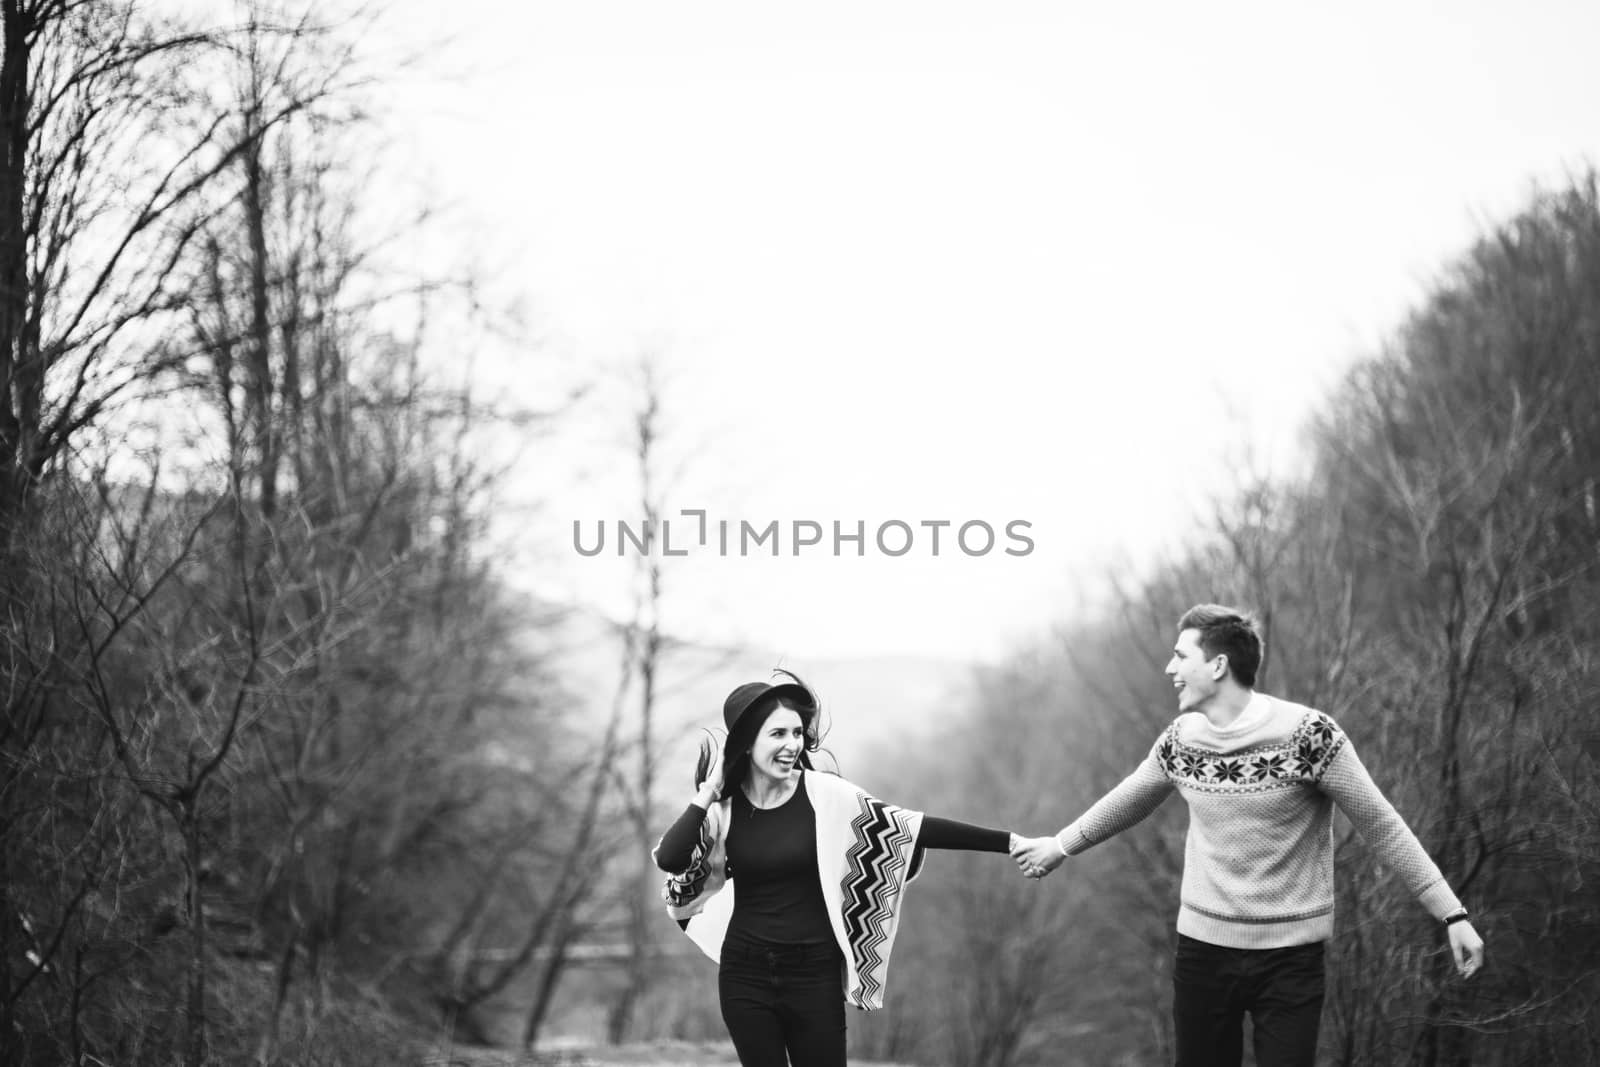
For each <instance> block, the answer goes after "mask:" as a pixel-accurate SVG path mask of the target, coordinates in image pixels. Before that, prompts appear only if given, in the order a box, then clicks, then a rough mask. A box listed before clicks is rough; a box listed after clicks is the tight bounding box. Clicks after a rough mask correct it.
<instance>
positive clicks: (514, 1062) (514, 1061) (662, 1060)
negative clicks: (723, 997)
mask: <svg viewBox="0 0 1600 1067" xmlns="http://www.w3.org/2000/svg"><path fill="white" fill-rule="evenodd" d="M421 1064H422V1067H739V1060H738V1058H737V1057H735V1056H734V1054H733V1046H732V1045H730V1044H728V1043H727V1042H709V1043H699V1042H688V1041H656V1042H651V1043H649V1044H642V1045H612V1046H606V1045H602V1046H600V1047H597V1048H561V1049H549V1050H546V1051H541V1052H534V1053H514V1052H505V1051H498V1050H495V1049H477V1048H473V1049H459V1048H458V1049H454V1050H450V1051H445V1050H434V1051H433V1052H431V1053H429V1054H428V1055H427V1056H426V1057H424V1058H423V1059H422V1061H421ZM851 1067H896V1065H894V1064H888V1063H878V1062H865V1061H857V1060H852V1061H851Z"/></svg>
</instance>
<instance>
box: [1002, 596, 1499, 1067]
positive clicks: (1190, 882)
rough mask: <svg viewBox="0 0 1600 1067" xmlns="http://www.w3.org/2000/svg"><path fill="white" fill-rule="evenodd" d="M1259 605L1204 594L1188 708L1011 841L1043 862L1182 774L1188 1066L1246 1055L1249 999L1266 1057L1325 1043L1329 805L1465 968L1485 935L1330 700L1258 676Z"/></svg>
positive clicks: (1179, 1019)
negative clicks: (1271, 689)
mask: <svg viewBox="0 0 1600 1067" xmlns="http://www.w3.org/2000/svg"><path fill="white" fill-rule="evenodd" d="M1261 648H1262V643H1261V635H1260V633H1259V631H1258V630H1257V628H1256V624H1255V620H1254V619H1253V618H1251V617H1250V616H1248V615H1246V614H1244V613H1242V612H1240V611H1236V610H1234V609H1232V608H1226V607H1222V606H1219V605H1216V604H1202V605H1199V606H1196V607H1193V608H1190V609H1189V610H1188V611H1187V612H1186V613H1184V616H1183V618H1182V619H1181V620H1179V622H1178V641H1177V644H1176V646H1174V648H1173V652H1172V659H1171V661H1170V662H1169V663H1168V664H1167V667H1166V673H1167V675H1168V677H1170V678H1171V679H1172V684H1173V686H1174V687H1175V688H1176V689H1177V692H1178V711H1179V713H1180V714H1179V715H1178V718H1177V719H1176V720H1174V721H1173V723H1172V724H1171V725H1170V726H1169V727H1167V729H1166V730H1165V731H1164V732H1163V733H1162V735H1161V737H1160V738H1159V739H1158V740H1157V741H1156V743H1155V745H1154V747H1152V748H1151V750H1150V754H1149V755H1148V756H1147V757H1145V760H1144V762H1143V763H1141V764H1140V765H1139V767H1138V769H1137V770H1135V771H1134V772H1133V773H1132V774H1131V775H1129V776H1128V777H1127V778H1126V779H1124V780H1123V782H1122V783H1121V784H1120V785H1118V786H1117V787H1116V788H1114V789H1113V790H1111V792H1109V793H1107V794H1106V795H1105V796H1103V797H1101V798H1100V800H1099V801H1097V802H1096V803H1095V804H1094V805H1093V806H1092V807H1091V808H1090V809H1089V810H1088V811H1086V812H1085V813H1084V814H1083V815H1082V816H1081V817H1080V818H1079V819H1078V820H1077V821H1076V822H1074V823H1072V824H1071V825H1070V826H1068V827H1067V828H1066V829H1064V830H1062V831H1061V832H1060V833H1058V834H1056V835H1055V836H1053V837H1038V838H1031V839H1023V840H1021V841H1018V842H1017V844H1016V847H1015V848H1013V849H1012V857H1013V858H1014V859H1015V860H1016V861H1017V865H1018V866H1019V867H1021V868H1022V870H1023V873H1024V874H1026V875H1028V876H1029V877H1031V878H1042V877H1044V876H1045V875H1046V874H1048V873H1050V872H1051V871H1053V870H1054V869H1055V868H1056V867H1058V866H1060V864H1061V863H1062V861H1064V860H1065V859H1066V858H1067V857H1068V856H1075V855H1077V854H1078V853H1080V852H1083V851H1084V850H1085V849H1088V848H1091V847H1092V846H1094V845H1097V844H1099V843H1100V842H1102V841H1104V840H1106V839H1107V838H1109V837H1112V836H1113V835H1115V834H1118V833H1121V832H1122V831H1123V830H1126V829H1128V828H1129V827H1131V826H1133V825H1134V824H1135V823H1138V822H1139V821H1140V820H1142V819H1143V818H1145V817H1146V816H1147V815H1149V814H1150V813H1151V812H1152V811H1154V810H1155V809H1156V808H1157V807H1159V806H1160V805H1161V802H1162V801H1164V800H1165V799H1166V798H1167V796H1168V794H1170V793H1171V792H1172V791H1173V790H1174V789H1176V790H1177V791H1178V792H1179V793H1180V794H1182V796H1183V798H1184V800H1185V801H1186V802H1187V803H1188V805H1189V833H1188V840H1187V843H1186V846H1185V851H1184V861H1183V888H1182V894H1181V896H1182V903H1181V907H1180V909H1179V912H1178V950H1177V961H1176V967H1175V969H1174V974H1173V1019H1174V1022H1175V1024H1176V1029H1177V1039H1178V1061H1177V1062H1178V1064H1179V1067H1197V1065H1212V1064H1215V1065H1226V1067H1237V1065H1238V1064H1239V1062H1240V1060H1241V1058H1242V1056H1243V1044H1244V1039H1243V1028H1242V1022H1243V1018H1244V1014H1245V1013H1246V1012H1249V1013H1250V1017H1251V1021H1252V1023H1253V1028H1254V1034H1255V1053H1256V1063H1257V1064H1258V1065H1260V1067H1279V1065H1300V1064H1304V1065H1307V1067H1310V1065H1311V1064H1313V1063H1314V1062H1315V1059H1316V1049H1317V1027H1318V1025H1319V1023H1320V1020H1321V1016H1322V997H1323V943H1324V942H1325V941H1326V940H1327V939H1328V937H1329V936H1330V935H1331V934H1332V933H1333V830H1332V823H1333V806H1334V805H1335V804H1337V805H1338V806H1339V809H1340V810H1341V811H1343V812H1344V813H1345V815H1347V816H1348V817H1349V819H1350V821H1351V822H1352V823H1353V824H1354V825H1355V827H1356V829H1357V830H1359V831H1360V833H1361V836H1362V838H1363V839H1364V840H1365V841H1366V842H1367V844H1368V846H1369V847H1370V848H1372V849H1373V851H1374V852H1376V853H1377V856H1378V858H1379V859H1380V860H1381V861H1382V862H1383V863H1384V864H1385V865H1387V866H1389V867H1390V868H1392V869H1393V870H1395V871H1397V872H1398V873H1399V874H1400V875H1401V877H1402V878H1403V879H1404V880H1405V882H1406V885H1407V886H1408V887H1409V888H1410V890H1411V892H1412V893H1414V894H1415V895H1416V897H1417V899H1418V900H1419V901H1420V902H1421V903H1422V905H1423V907H1425V908H1426V909H1427V910H1428V911H1429V912H1430V913H1431V914H1432V915H1433V916H1434V917H1435V918H1436V919H1438V920H1439V921H1440V922H1441V923H1443V924H1444V928H1445V931H1446V934H1447V936H1448V938H1449V941H1450V949H1451V953H1452V955H1453V956H1454V959H1455V964H1456V967H1457V969H1458V970H1459V971H1460V973H1461V974H1462V976H1463V977H1469V978H1470V977H1471V976H1472V975H1473V974H1475V973H1477V971H1478V969H1479V968H1480V967H1482V965H1483V940H1482V938H1480V937H1479V936H1478V934H1477V932H1476V931H1475V930H1473V928H1472V924H1471V923H1470V922H1469V921H1468V920H1467V910H1466V909H1465V908H1463V907H1462V906H1461V902H1460V901H1459V900H1457V899H1456V896H1455V894H1454V893H1452V892H1451V891H1450V887H1449V886H1448V885H1447V884H1445V880H1444V876H1443V875H1441V874H1440V873H1439V868H1438V867H1437V866H1435V864H1434V862H1433V861H1432V860H1431V859H1429V858H1428V855H1427V853H1426V852H1424V851H1423V849H1422V846H1421V844H1420V843H1418V841H1417V839H1416V836H1415V835H1414V834H1412V832H1411V831H1410V829H1408V828H1407V826H1406V824H1405V822H1404V821H1403V820H1402V819H1401V818H1400V816H1399V815H1398V814H1397V813H1396V812H1395V810H1394V808H1393V807H1391V806H1390V804H1389V802H1388V801H1387V800H1385V799H1384V797H1383V794H1382V793H1381V792H1380V791H1379V790H1378V787H1377V786H1376V785H1374V784H1373V781H1372V778H1371V776H1369V775H1368V774H1367V770H1366V768H1365V767H1363V766H1362V765H1361V760H1360V759H1359V758H1358V757H1357V756H1356V753H1355V749H1354V747H1353V746H1352V745H1351V744H1350V741H1349V739H1348V738H1347V737H1346V736H1345V734H1344V732H1343V731H1342V730H1340V729H1339V727H1338V725H1337V724H1336V723H1334V721H1333V720H1332V719H1330V718H1329V717H1328V716H1326V715H1324V714H1323V713H1322V712H1320V711H1315V710H1313V709H1311V708H1307V707H1303V706H1301V705H1299V704H1292V703H1290V702H1288V701H1286V700H1279V699H1277V698H1275V697H1271V696H1268V695H1267V694H1265V693H1258V692H1256V691H1255V682H1256V671H1257V669H1258V668H1259V667H1260V665H1261Z"/></svg>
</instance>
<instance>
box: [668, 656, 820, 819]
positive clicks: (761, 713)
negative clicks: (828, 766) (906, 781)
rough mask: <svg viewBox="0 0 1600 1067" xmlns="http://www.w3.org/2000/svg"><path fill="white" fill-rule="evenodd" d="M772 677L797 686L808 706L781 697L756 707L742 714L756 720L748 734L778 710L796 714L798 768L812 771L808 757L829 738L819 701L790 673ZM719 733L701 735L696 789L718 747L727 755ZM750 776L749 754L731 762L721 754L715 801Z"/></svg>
mask: <svg viewBox="0 0 1600 1067" xmlns="http://www.w3.org/2000/svg"><path fill="white" fill-rule="evenodd" d="M772 673H773V674H782V675H786V676H787V677H788V678H789V680H790V681H791V682H793V683H794V684H795V685H797V686H799V687H800V688H801V689H804V690H805V691H806V695H807V697H809V702H807V701H803V700H798V699H796V698H795V697H793V696H791V695H789V694H787V693H784V694H780V695H779V696H778V697H777V698H776V699H775V700H773V701H771V703H770V705H762V704H758V705H756V706H754V707H752V708H750V710H748V711H746V712H745V715H746V716H754V717H755V718H753V719H751V721H752V722H754V724H755V726H754V728H753V729H752V731H751V732H752V734H753V733H756V732H759V731H760V729H761V726H762V724H763V723H765V722H766V721H767V716H769V715H771V714H772V713H773V712H774V711H776V710H777V709H778V708H788V709H789V710H790V711H793V712H795V713H796V714H797V715H799V716H800V728H801V730H803V731H804V733H805V738H806V740H805V744H804V745H803V746H802V748H801V750H800V758H799V760H798V762H799V764H800V766H801V767H804V768H805V769H806V770H808V771H809V770H813V769H815V767H814V764H813V762H812V759H811V755H810V754H811V753H813V752H822V751H823V748H822V739H823V738H824V737H826V736H827V734H828V723H827V720H826V719H825V718H824V717H823V714H822V701H821V700H820V699H818V697H817V691H816V690H815V689H813V688H811V687H810V686H809V685H807V684H806V683H805V682H803V681H801V680H800V676H799V675H797V674H795V673H794V672H793V671H786V670H784V669H783V668H782V667H775V668H773V672H772ZM719 733H721V731H711V730H705V731H703V732H702V733H701V735H700V754H699V757H698V758H697V759H696V760H695V767H694V785H695V788H697V789H698V788H699V787H700V783H701V782H703V781H705V780H706V775H707V774H709V773H710V771H711V764H712V762H713V761H715V759H716V755H717V749H718V748H719V747H720V748H722V749H723V750H724V753H726V749H727V741H726V739H724V740H723V741H722V742H721V743H720V744H719V742H718V739H717V735H718V734H719ZM824 754H825V755H827V756H828V759H829V761H830V762H832V761H833V758H832V754H831V753H824ZM749 774H750V754H749V753H748V752H741V753H739V754H738V755H736V756H734V757H733V758H732V759H729V758H728V757H727V756H726V754H724V757H723V765H722V792H721V793H720V794H718V796H717V799H718V800H721V799H722V798H723V797H726V796H729V795H730V794H731V793H732V791H733V790H734V789H735V788H736V787H738V786H741V785H743V784H744V780H745V778H747V777H748V776H749Z"/></svg>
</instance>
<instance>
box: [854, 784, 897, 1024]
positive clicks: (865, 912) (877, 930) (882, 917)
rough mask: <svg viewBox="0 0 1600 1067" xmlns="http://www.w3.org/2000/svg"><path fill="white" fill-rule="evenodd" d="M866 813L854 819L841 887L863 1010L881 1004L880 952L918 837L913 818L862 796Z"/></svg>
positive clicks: (859, 1001) (885, 939)
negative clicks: (902, 870)
mask: <svg viewBox="0 0 1600 1067" xmlns="http://www.w3.org/2000/svg"><path fill="white" fill-rule="evenodd" d="M858 799H859V800H860V802H861V814H859V815H857V816H856V817H855V818H854V819H853V820H851V823H850V828H851V830H852V831H854V833H855V841H854V843H853V844H851V846H850V849H849V851H848V852H846V853H845V859H846V869H845V876H844V878H843V879H842V880H841V881H840V884H839V888H840V890H841V891H842V893H843V897H844V909H843V911H844V926H845V932H846V934H847V936H848V940H849V942H850V948H851V951H852V952H853V953H854V955H855V964H856V973H857V975H858V976H859V977H860V980H861V988H860V990H859V993H858V996H857V997H854V998H852V999H854V1000H855V1001H856V1003H857V1006H858V1007H865V1006H867V1005H870V1004H875V1003H880V1002H881V997H882V991H883V980H882V974H883V969H884V961H883V957H882V956H881V955H880V954H879V949H880V948H881V947H882V946H883V945H884V944H885V943H886V942H887V941H888V935H887V933H886V932H885V930H884V923H885V922H886V921H888V920H889V919H890V917H891V916H892V915H893V911H892V906H893V903H894V898H895V897H896V896H898V895H899V893H900V890H901V887H902V886H903V885H904V882H903V880H902V879H901V878H900V877H899V871H900V870H901V868H903V867H904V866H905V865H906V863H907V862H909V860H910V857H911V854H912V851H913V846H914V845H915V844H916V838H915V835H914V834H913V833H912V831H911V829H910V825H909V824H910V819H911V813H910V812H907V811H906V810H905V809H903V808H896V807H894V806H893V805H890V804H885V803H883V802H882V801H881V800H875V799H873V798H872V797H870V796H868V795H866V794H865V793H862V794H860V796H859V797H858Z"/></svg>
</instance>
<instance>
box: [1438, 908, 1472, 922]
mask: <svg viewBox="0 0 1600 1067" xmlns="http://www.w3.org/2000/svg"><path fill="white" fill-rule="evenodd" d="M1466 921H1467V909H1466V908H1457V909H1456V910H1455V911H1452V912H1451V913H1450V914H1449V915H1446V916H1445V917H1444V924H1445V925H1446V926H1449V925H1450V924H1452V923H1464V922H1466Z"/></svg>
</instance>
